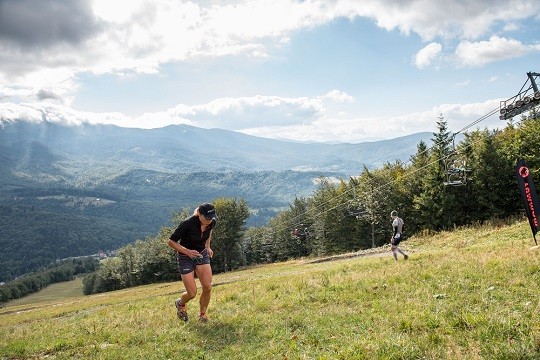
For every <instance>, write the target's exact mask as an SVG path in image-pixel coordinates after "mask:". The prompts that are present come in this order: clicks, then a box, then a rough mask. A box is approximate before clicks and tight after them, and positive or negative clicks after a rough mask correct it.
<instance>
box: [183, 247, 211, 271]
mask: <svg viewBox="0 0 540 360" xmlns="http://www.w3.org/2000/svg"><path fill="white" fill-rule="evenodd" d="M201 255H202V257H199V258H190V257H189V256H187V255H184V254H180V253H177V254H176V263H177V264H178V272H180V274H182V275H184V274H189V273H190V272H193V271H195V266H197V265H203V264H210V256H209V255H208V251H207V250H206V249H204V250H203V251H202V252H201Z"/></svg>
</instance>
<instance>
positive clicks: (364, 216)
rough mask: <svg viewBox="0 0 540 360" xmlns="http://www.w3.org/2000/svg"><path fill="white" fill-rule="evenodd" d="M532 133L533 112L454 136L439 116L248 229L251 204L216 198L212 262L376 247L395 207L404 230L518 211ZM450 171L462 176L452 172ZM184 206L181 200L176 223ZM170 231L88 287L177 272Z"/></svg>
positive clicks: (111, 263)
mask: <svg viewBox="0 0 540 360" xmlns="http://www.w3.org/2000/svg"><path fill="white" fill-rule="evenodd" d="M539 140H540V121H538V116H536V114H533V116H531V117H529V118H522V119H521V120H520V121H519V122H517V123H509V124H508V125H507V126H506V127H505V128H504V129H502V130H492V131H490V130H476V131H473V132H469V133H465V134H464V139H463V140H462V141H461V142H459V143H456V138H455V134H452V133H451V132H449V131H448V124H447V122H446V120H445V119H444V117H442V115H441V116H440V117H439V118H438V121H437V132H436V133H434V134H433V138H432V144H433V145H432V146H431V147H428V146H427V144H426V143H424V142H420V143H419V144H418V145H417V152H416V154H415V155H413V156H412V157H411V159H410V161H409V162H407V163H404V162H400V161H396V162H394V163H386V164H384V166H382V167H381V168H378V169H368V168H367V167H364V169H362V171H361V172H360V174H359V175H358V176H355V177H351V178H349V179H348V180H344V179H342V180H341V181H340V182H339V183H337V184H336V183H333V182H331V181H330V180H328V179H326V178H321V179H320V185H319V187H318V189H317V190H316V191H315V192H314V194H313V196H311V197H307V198H295V199H294V200H293V201H292V202H291V203H290V204H289V207H288V209H286V210H283V211H280V212H278V214H277V215H276V216H275V217H273V218H272V219H271V220H270V221H269V223H268V225H266V226H262V227H250V228H246V226H245V224H246V219H247V218H248V217H249V210H248V206H247V204H246V202H245V201H244V200H243V199H240V200H237V199H236V198H217V199H215V200H214V201H213V202H214V204H215V206H216V209H217V211H218V214H219V220H218V226H217V227H216V228H215V230H214V233H213V244H212V247H213V249H214V251H215V257H214V259H212V268H213V271H214V273H219V272H224V271H231V270H235V269H238V268H240V267H243V266H248V265H254V264H260V263H271V262H276V261H284V260H288V259H292V258H298V257H306V256H307V257H309V256H325V255H332V254H339V253H344V252H352V251H358V250H361V249H366V248H371V247H377V246H381V245H383V244H386V243H388V240H389V238H390V235H391V226H390V217H389V214H390V212H391V211H392V210H397V211H398V212H399V213H400V216H402V217H403V218H404V220H405V229H406V233H407V234H408V235H412V234H415V233H417V232H421V231H422V232H438V231H441V230H447V229H451V228H453V227H456V226H462V225H466V224H473V223H482V222H484V221H487V220H491V219H504V218H508V217H511V216H515V215H521V214H522V213H523V205H522V204H521V200H520V197H519V190H518V188H517V183H516V180H515V171H514V168H515V164H516V161H517V159H525V161H526V162H527V164H528V165H529V167H530V169H531V172H532V175H533V178H537V177H538V172H539V169H540V158H539V157H538V142H539ZM455 171H457V172H458V174H459V172H461V174H462V175H463V177H458V178H457V179H458V181H455V180H456V178H454V179H452V181H449V177H450V176H454V172H455ZM189 215H190V211H189V210H188V209H184V210H183V211H181V212H180V213H178V214H176V215H175V217H174V218H173V223H174V224H178V223H179V221H181V220H182V219H184V218H186V217H187V216H189ZM173 230H174V227H170V228H167V227H163V228H162V229H161V230H160V232H159V233H158V234H157V235H156V236H152V237H148V238H147V239H145V240H139V241H137V242H136V243H135V244H132V245H128V246H125V247H123V248H122V249H120V250H119V251H118V256H117V257H116V258H114V259H109V260H107V261H106V262H104V263H103V265H102V266H101V268H100V269H99V270H98V271H97V272H95V273H93V274H91V275H89V276H87V277H86V278H85V279H84V292H85V294H91V293H97V292H103V291H109V290H115V289H121V288H125V287H130V286H136V285H141V284H147V283H152V282H157V281H170V280H173V279H178V276H179V275H178V272H177V269H176V262H175V254H174V251H172V250H171V249H170V248H168V247H167V246H166V245H165V244H166V241H167V239H168V237H169V236H170V234H171V233H172V231H173Z"/></svg>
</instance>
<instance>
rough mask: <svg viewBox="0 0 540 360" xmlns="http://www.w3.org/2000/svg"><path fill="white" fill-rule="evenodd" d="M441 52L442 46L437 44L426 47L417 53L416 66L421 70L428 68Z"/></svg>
mask: <svg viewBox="0 0 540 360" xmlns="http://www.w3.org/2000/svg"><path fill="white" fill-rule="evenodd" d="M441 50H442V45H441V44H439V43H437V42H433V43H431V44H429V45H426V46H425V47H424V48H423V49H422V50H420V51H419V52H418V53H416V56H415V57H414V64H415V65H416V67H417V68H419V69H424V68H426V67H428V66H429V65H430V64H431V62H432V61H433V60H435V59H436V58H437V57H439V56H440V53H441Z"/></svg>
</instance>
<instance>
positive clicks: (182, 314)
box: [174, 299, 188, 321]
mask: <svg viewBox="0 0 540 360" xmlns="http://www.w3.org/2000/svg"><path fill="white" fill-rule="evenodd" d="M174 305H175V306H176V315H177V316H178V318H179V319H181V320H184V321H188V314H187V311H186V305H184V304H182V301H181V300H180V299H176V301H175V302H174Z"/></svg>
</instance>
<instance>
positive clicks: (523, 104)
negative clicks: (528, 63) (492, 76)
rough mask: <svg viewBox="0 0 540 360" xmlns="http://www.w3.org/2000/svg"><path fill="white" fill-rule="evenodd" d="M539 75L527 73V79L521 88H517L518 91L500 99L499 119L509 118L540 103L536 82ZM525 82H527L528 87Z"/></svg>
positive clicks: (539, 93)
mask: <svg viewBox="0 0 540 360" xmlns="http://www.w3.org/2000/svg"><path fill="white" fill-rule="evenodd" d="M539 77H540V73H534V72H528V73H527V80H526V81H525V84H523V86H522V87H521V90H519V93H518V94H517V95H515V96H513V97H511V98H509V99H507V100H503V101H501V105H500V111H499V112H500V115H499V119H501V120H510V119H512V118H513V117H514V116H517V115H519V114H522V113H524V112H525V111H527V110H530V109H532V108H534V107H535V106H537V105H540V91H539V90H538V85H537V83H536V81H537V80H538V79H539ZM527 84H529V86H528V87H527Z"/></svg>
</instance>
